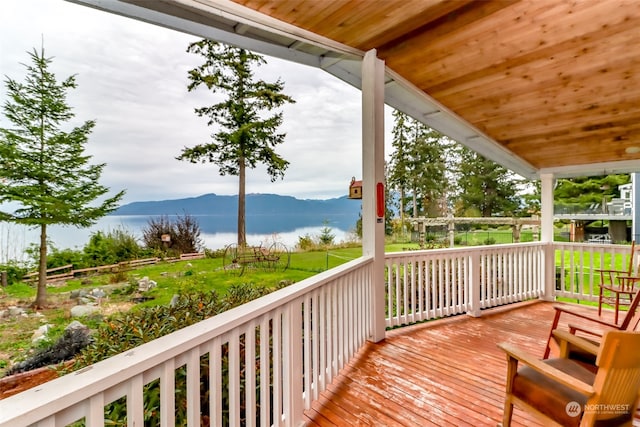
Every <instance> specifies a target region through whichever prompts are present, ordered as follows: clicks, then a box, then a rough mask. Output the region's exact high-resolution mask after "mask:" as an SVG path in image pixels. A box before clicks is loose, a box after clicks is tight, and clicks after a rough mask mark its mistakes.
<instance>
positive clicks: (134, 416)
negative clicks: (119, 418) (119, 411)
mask: <svg viewBox="0 0 640 427" xmlns="http://www.w3.org/2000/svg"><path fill="white" fill-rule="evenodd" d="M143 387H144V382H143V381H142V374H138V375H136V376H134V377H133V378H131V380H130V381H129V390H128V391H127V426H128V427H136V426H141V425H144V398H143V395H142V389H143ZM194 425H195V424H194ZM189 427H191V425H189Z"/></svg>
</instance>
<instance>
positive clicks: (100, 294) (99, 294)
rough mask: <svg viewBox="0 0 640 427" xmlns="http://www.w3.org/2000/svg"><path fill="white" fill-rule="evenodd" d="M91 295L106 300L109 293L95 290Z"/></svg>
mask: <svg viewBox="0 0 640 427" xmlns="http://www.w3.org/2000/svg"><path fill="white" fill-rule="evenodd" d="M91 295H93V296H94V297H96V298H104V297H106V296H107V293H106V292H105V291H103V290H102V289H94V290H92V291H91Z"/></svg>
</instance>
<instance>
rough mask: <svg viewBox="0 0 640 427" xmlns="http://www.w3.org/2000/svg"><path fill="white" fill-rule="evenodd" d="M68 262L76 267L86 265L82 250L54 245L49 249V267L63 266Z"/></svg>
mask: <svg viewBox="0 0 640 427" xmlns="http://www.w3.org/2000/svg"><path fill="white" fill-rule="evenodd" d="M39 256H40V255H39V254H38V257H39ZM68 264H72V265H73V267H74V268H82V267H86V264H85V261H84V257H83V255H82V252H81V251H78V250H74V249H57V248H55V247H53V246H52V247H51V248H50V249H49V253H48V254H47V268H56V267H62V266H63V265H68Z"/></svg>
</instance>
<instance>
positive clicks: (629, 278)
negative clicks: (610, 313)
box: [596, 241, 640, 323]
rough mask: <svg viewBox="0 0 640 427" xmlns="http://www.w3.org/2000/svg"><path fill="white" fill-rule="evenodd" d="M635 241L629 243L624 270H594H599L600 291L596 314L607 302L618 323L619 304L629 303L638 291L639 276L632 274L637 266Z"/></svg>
mask: <svg viewBox="0 0 640 427" xmlns="http://www.w3.org/2000/svg"><path fill="white" fill-rule="evenodd" d="M636 255H637V254H636V242H635V241H633V242H632V243H631V253H630V254H629V263H628V265H627V269H626V270H596V271H599V272H600V292H599V295H598V316H599V315H600V314H601V313H602V305H603V304H607V305H610V306H611V307H613V309H614V322H615V323H618V311H619V310H620V306H628V305H630V304H631V300H632V299H633V296H634V295H635V293H636V292H637V291H638V287H636V284H640V277H638V276H634V274H635V273H636V272H635V271H634V269H635V267H636V266H637V260H636V258H637V256H636Z"/></svg>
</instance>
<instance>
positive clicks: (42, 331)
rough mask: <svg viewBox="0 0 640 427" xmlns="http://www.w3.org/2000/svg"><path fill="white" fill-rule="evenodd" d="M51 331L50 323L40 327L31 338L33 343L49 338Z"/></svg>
mask: <svg viewBox="0 0 640 427" xmlns="http://www.w3.org/2000/svg"><path fill="white" fill-rule="evenodd" d="M50 330H51V325H49V324H48V323H47V324H45V325H42V326H40V327H39V328H38V329H36V330H35V331H34V332H33V335H32V336H31V342H32V343H35V342H38V341H40V340H43V339H45V338H47V334H48V333H49V331H50Z"/></svg>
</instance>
